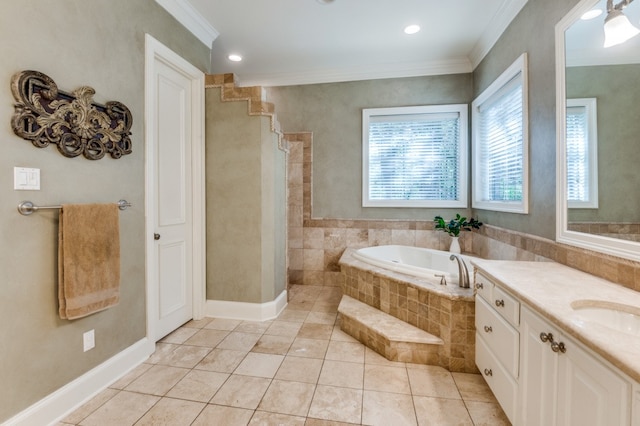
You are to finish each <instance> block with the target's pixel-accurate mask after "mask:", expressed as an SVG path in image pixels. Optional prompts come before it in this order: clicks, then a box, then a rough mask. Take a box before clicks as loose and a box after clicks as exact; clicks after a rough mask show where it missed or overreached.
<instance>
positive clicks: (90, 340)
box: [82, 330, 96, 352]
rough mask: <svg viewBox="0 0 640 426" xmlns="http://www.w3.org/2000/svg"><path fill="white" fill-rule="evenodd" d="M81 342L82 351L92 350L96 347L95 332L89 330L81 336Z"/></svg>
mask: <svg viewBox="0 0 640 426" xmlns="http://www.w3.org/2000/svg"><path fill="white" fill-rule="evenodd" d="M82 341H83V343H84V351H85V352H86V351H88V350H89V349H93V348H95V346H96V335H95V330H89V331H87V332H86V333H84V334H83V335H82Z"/></svg>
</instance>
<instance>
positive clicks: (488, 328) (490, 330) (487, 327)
mask: <svg viewBox="0 0 640 426" xmlns="http://www.w3.org/2000/svg"><path fill="white" fill-rule="evenodd" d="M484 331H485V333H491V332H492V331H493V328H492V327H491V326H490V325H485V326H484Z"/></svg>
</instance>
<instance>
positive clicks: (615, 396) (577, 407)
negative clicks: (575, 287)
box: [516, 306, 631, 426]
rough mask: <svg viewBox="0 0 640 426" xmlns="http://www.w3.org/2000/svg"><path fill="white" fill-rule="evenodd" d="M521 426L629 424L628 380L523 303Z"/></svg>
mask: <svg viewBox="0 0 640 426" xmlns="http://www.w3.org/2000/svg"><path fill="white" fill-rule="evenodd" d="M520 336H521V338H520V349H521V356H520V360H521V364H520V369H521V373H520V382H519V401H520V403H519V416H518V421H517V422H516V423H517V424H522V425H541V426H549V425H563V426H564V425H567V426H568V425H600V426H609V425H628V424H630V415H631V408H630V395H631V384H630V382H629V381H627V380H626V379H625V378H623V377H622V376H620V375H619V374H618V373H616V372H614V371H613V370H612V369H610V368H609V367H608V366H607V365H606V364H605V362H604V361H603V360H600V359H598V358H597V357H596V356H593V355H591V354H590V353H589V352H588V351H587V350H586V349H583V348H582V347H581V345H580V344H578V343H575V342H574V341H572V340H571V339H569V338H568V337H567V336H566V335H564V334H563V333H562V332H561V331H560V330H559V329H558V328H557V327H553V326H551V325H550V324H549V323H548V322H547V321H545V320H544V319H542V318H541V317H540V316H539V315H537V314H536V313H534V312H533V311H532V310H531V309H529V308H528V307H526V306H525V307H523V308H522V316H521V324H520Z"/></svg>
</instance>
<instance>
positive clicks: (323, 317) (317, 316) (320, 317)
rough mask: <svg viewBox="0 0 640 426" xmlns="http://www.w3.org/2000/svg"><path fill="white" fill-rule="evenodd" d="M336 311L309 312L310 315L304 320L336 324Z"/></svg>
mask: <svg viewBox="0 0 640 426" xmlns="http://www.w3.org/2000/svg"><path fill="white" fill-rule="evenodd" d="M337 316H338V315H337V314H336V313H329V312H309V315H308V316H307V318H306V319H305V321H304V322H311V323H314V324H329V325H334V324H335V322H336V317H337Z"/></svg>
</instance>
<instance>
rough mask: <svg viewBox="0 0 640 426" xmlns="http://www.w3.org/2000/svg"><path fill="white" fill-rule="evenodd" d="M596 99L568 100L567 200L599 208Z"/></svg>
mask: <svg viewBox="0 0 640 426" xmlns="http://www.w3.org/2000/svg"><path fill="white" fill-rule="evenodd" d="M596 129H597V124H596V99H595V98H583V99H567V126H566V132H567V138H566V141H567V142H566V143H567V202H568V205H569V207H571V208H597V207H598V176H597V130H596Z"/></svg>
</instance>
